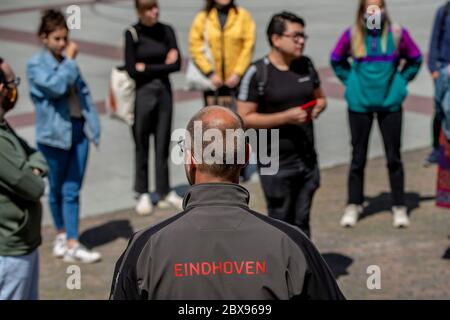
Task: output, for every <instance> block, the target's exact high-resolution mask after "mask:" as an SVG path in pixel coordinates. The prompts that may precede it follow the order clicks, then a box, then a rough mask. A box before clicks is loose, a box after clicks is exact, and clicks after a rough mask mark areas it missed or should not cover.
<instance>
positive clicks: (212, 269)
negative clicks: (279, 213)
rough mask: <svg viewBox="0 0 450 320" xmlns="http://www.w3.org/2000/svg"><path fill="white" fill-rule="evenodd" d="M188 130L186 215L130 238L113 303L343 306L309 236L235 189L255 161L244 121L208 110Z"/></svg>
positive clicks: (118, 270)
mask: <svg viewBox="0 0 450 320" xmlns="http://www.w3.org/2000/svg"><path fill="white" fill-rule="evenodd" d="M186 131H187V132H186V139H185V141H184V142H183V143H181V148H182V151H183V152H184V160H185V171H186V176H187V179H188V180H189V183H190V184H191V185H192V187H191V188H190V190H189V191H188V192H187V193H186V195H185V197H184V203H183V208H184V211H183V212H181V213H179V214H177V215H175V216H173V217H171V218H169V219H167V220H165V221H163V222H161V223H159V224H156V225H154V226H151V227H149V228H147V229H144V230H141V231H139V232H138V233H136V234H135V235H134V236H133V237H132V239H131V240H130V242H129V244H128V247H127V249H126V250H125V252H124V253H123V254H122V256H121V257H120V258H119V260H118V262H117V264H116V267H115V272H114V277H113V283H112V288H111V296H110V298H111V299H117V300H121V299H137V300H147V299H158V300H159V299H175V300H180V299H181V300H192V299H194V300H210V299H215V300H218V299H232V300H236V299H252V300H269V299H270V300H274V299H295V298H297V299H298V298H300V299H344V296H343V295H342V293H341V291H340V289H339V287H338V285H337V283H336V281H335V279H334V277H333V275H332V273H331V271H330V269H329V268H328V266H327V265H326V263H325V261H324V260H323V259H322V257H321V256H320V254H319V252H318V251H317V249H316V248H315V247H314V245H313V244H312V243H311V242H310V241H309V240H308V238H307V237H306V236H305V235H304V233H302V232H301V231H300V230H299V229H298V228H296V227H294V226H291V225H288V224H286V223H284V222H282V221H280V220H275V219H272V218H269V217H266V216H264V215H262V214H260V213H257V212H255V211H252V210H251V209H250V208H249V206H248V202H249V198H250V195H249V192H248V191H247V190H246V189H245V188H243V187H242V186H240V185H239V184H238V182H239V172H240V170H241V169H242V168H243V167H244V166H245V165H246V163H247V162H248V157H249V154H250V147H249V145H248V144H246V142H245V134H244V125H243V122H242V119H241V118H240V117H239V116H238V115H237V114H236V113H233V112H232V111H231V110H229V109H227V108H223V107H217V106H213V107H206V108H203V109H202V110H201V111H199V112H198V113H197V114H196V115H194V117H193V118H192V119H191V120H190V121H189V123H188V126H187V130H186ZM212 137H214V138H212Z"/></svg>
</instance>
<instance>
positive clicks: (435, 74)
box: [431, 71, 439, 80]
mask: <svg viewBox="0 0 450 320" xmlns="http://www.w3.org/2000/svg"><path fill="white" fill-rule="evenodd" d="M431 77H432V78H433V80H436V79H437V78H439V71H434V72H433V73H432V74H431Z"/></svg>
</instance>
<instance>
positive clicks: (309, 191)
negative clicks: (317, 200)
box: [294, 167, 320, 238]
mask: <svg viewBox="0 0 450 320" xmlns="http://www.w3.org/2000/svg"><path fill="white" fill-rule="evenodd" d="M298 180H299V181H298V182H299V183H298V186H296V187H297V190H296V194H297V196H296V199H295V223H294V224H295V225H296V226H298V227H299V228H300V229H301V230H302V231H303V232H304V233H305V234H306V235H307V236H308V237H309V238H311V228H310V225H309V221H310V213H311V206H312V202H313V197H314V194H315V192H316V191H317V189H318V188H319V186H320V171H319V167H315V168H314V169H313V170H311V171H308V172H306V173H305V174H303V175H302V177H301V178H299V179H298Z"/></svg>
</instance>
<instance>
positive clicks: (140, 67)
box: [134, 62, 145, 72]
mask: <svg viewBox="0 0 450 320" xmlns="http://www.w3.org/2000/svg"><path fill="white" fill-rule="evenodd" d="M134 67H135V68H136V71H137V72H144V70H145V63H143V62H138V63H136V64H135V66H134Z"/></svg>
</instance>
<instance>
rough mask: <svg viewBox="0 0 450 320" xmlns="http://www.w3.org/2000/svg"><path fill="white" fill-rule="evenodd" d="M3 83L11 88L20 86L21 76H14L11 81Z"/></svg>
mask: <svg viewBox="0 0 450 320" xmlns="http://www.w3.org/2000/svg"><path fill="white" fill-rule="evenodd" d="M3 84H4V85H5V86H6V87H8V88H10V89H12V88H15V87H18V86H19V84H20V78H19V77H16V78H14V79H12V80H10V81H5V82H3Z"/></svg>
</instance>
